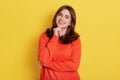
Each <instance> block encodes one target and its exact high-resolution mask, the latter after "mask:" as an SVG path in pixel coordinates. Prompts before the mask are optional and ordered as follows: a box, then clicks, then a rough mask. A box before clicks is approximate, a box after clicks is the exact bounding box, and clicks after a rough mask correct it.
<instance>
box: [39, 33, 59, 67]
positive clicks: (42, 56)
mask: <svg viewBox="0 0 120 80" xmlns="http://www.w3.org/2000/svg"><path fill="white" fill-rule="evenodd" d="M57 41H58V37H57V36H56V35H53V37H52V38H51V39H50V40H48V37H47V36H46V34H45V33H43V34H42V35H41V36H40V39H39V45H38V60H39V61H40V63H41V64H42V65H46V64H48V63H49V62H50V61H51V59H52V57H53V55H54V49H55V47H56V43H57Z"/></svg>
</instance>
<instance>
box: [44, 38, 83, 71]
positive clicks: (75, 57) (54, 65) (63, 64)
mask: <svg viewBox="0 0 120 80" xmlns="http://www.w3.org/2000/svg"><path fill="white" fill-rule="evenodd" d="M80 56H81V42H80V39H77V40H76V41H75V42H74V43H73V51H72V55H71V58H70V59H69V60H62V61H55V60H54V61H53V60H52V61H51V62H50V63H49V64H47V65H46V67H47V68H50V69H52V70H55V71H77V69H78V67H79V64H80Z"/></svg>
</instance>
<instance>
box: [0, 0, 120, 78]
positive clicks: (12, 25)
mask: <svg viewBox="0 0 120 80" xmlns="http://www.w3.org/2000/svg"><path fill="white" fill-rule="evenodd" d="M63 4H69V5H71V6H73V7H74V9H75V11H76V14H77V25H76V31H77V32H78V33H79V34H80V35H81V41H82V56H81V65H80V68H79V73H80V76H81V80H120V5H119V4H120V1H119V0H51V1H50V0H1V1H0V80H39V73H40V70H39V66H38V62H37V48H38V39H39V35H40V34H41V32H43V31H44V30H45V29H46V28H48V27H51V23H52V18H53V16H54V14H55V12H56V10H57V9H58V8H59V7H60V6H62V5H63Z"/></svg>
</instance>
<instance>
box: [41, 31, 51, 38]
mask: <svg viewBox="0 0 120 80" xmlns="http://www.w3.org/2000/svg"><path fill="white" fill-rule="evenodd" d="M40 39H49V38H48V37H47V34H46V32H42V33H41V34H40Z"/></svg>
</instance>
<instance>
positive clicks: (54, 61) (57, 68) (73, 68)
mask: <svg viewBox="0 0 120 80" xmlns="http://www.w3.org/2000/svg"><path fill="white" fill-rule="evenodd" d="M80 56H81V43H80V38H78V39H77V40H75V41H74V42H72V43H69V44H62V43H60V41H59V38H58V37H57V36H56V35H53V37H52V38H51V39H49V38H48V37H47V35H46V33H42V34H41V36H40V39H39V47H38V59H39V61H40V63H41V64H42V65H43V66H42V69H41V75H40V80H80V77H79V74H78V72H77V69H78V67H79V64H80Z"/></svg>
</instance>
